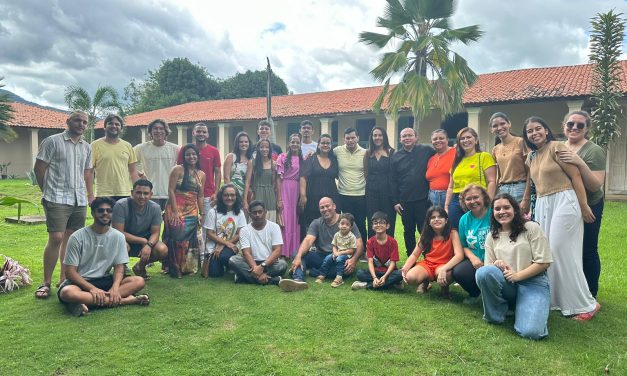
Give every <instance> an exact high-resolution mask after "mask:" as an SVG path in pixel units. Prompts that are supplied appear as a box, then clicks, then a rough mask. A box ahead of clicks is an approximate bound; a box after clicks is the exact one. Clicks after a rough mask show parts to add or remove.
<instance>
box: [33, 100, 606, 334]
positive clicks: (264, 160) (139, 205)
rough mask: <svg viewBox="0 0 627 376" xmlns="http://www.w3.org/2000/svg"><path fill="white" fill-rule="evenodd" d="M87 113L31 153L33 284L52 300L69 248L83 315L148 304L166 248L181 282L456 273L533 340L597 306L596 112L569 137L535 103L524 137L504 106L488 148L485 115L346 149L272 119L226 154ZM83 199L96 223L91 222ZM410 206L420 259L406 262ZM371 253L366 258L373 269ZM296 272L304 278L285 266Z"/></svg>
mask: <svg viewBox="0 0 627 376" xmlns="http://www.w3.org/2000/svg"><path fill="white" fill-rule="evenodd" d="M86 122H87V115H86V114H84V113H81V112H74V113H72V114H71V115H70V117H69V118H68V121H67V125H68V129H67V130H66V131H65V132H63V133H61V134H58V135H54V136H50V137H48V138H47V139H45V140H44V141H43V143H42V145H41V147H40V152H39V155H38V157H37V161H36V164H35V173H36V176H37V180H38V183H39V185H40V187H41V189H42V192H43V194H44V195H43V204H44V209H45V211H46V219H47V226H48V233H49V237H48V244H47V245H46V248H45V250H44V283H43V284H42V285H41V286H40V287H39V288H38V290H37V292H36V296H37V297H39V298H45V297H47V296H49V295H50V284H51V279H52V274H53V270H54V267H55V264H56V262H57V260H58V258H59V255H60V257H61V259H62V260H63V263H62V268H61V280H60V285H59V289H58V295H59V299H60V300H61V301H62V302H64V303H67V304H68V307H69V308H70V309H71V310H72V311H73V312H74V313H77V314H79V315H80V314H83V313H85V312H87V310H88V306H89V305H96V306H98V305H117V304H143V305H145V304H148V302H149V297H148V296H146V295H135V294H137V293H138V291H139V290H141V288H142V287H143V285H144V281H145V280H147V279H148V278H149V275H148V274H147V269H146V267H147V266H148V265H150V264H151V263H153V262H156V261H161V262H162V267H163V271H164V272H166V273H169V274H170V275H171V276H173V277H178V278H181V277H182V276H183V275H184V274H187V273H192V272H196V271H197V270H198V269H200V270H201V274H202V275H203V276H205V277H222V276H224V275H225V273H226V272H227V271H230V272H232V273H234V279H235V281H236V282H241V283H258V284H276V285H278V286H279V287H281V289H283V290H284V291H296V290H302V289H305V288H307V282H305V275H306V274H307V273H308V274H309V276H311V277H315V281H316V283H324V281H325V280H326V279H330V280H332V283H331V286H333V287H338V286H341V285H342V284H343V283H344V280H345V279H346V278H348V277H350V276H352V275H353V274H354V273H355V272H356V281H355V282H354V283H353V284H352V288H353V289H362V288H368V289H387V288H402V284H403V283H406V284H414V285H416V286H417V290H416V291H417V292H418V293H425V292H427V291H428V290H429V289H430V288H431V285H432V284H431V282H437V284H439V285H440V286H441V293H442V294H443V295H444V296H448V294H449V293H448V286H449V285H450V284H451V283H453V282H457V283H458V284H459V285H460V286H461V287H462V288H463V289H464V290H466V291H467V292H468V297H467V298H466V299H465V302H467V303H473V302H480V301H482V302H483V306H484V318H485V319H486V320H487V321H489V322H491V323H501V322H503V321H504V320H505V316H506V315H507V314H508V312H510V310H511V309H513V310H515V313H514V314H515V317H516V322H515V329H516V331H517V333H518V334H520V335H522V336H524V337H529V338H534V339H539V338H543V337H545V336H546V335H547V334H548V329H547V320H548V313H549V310H551V309H555V310H560V311H561V312H562V314H563V315H566V316H572V317H573V318H574V319H576V320H583V321H585V320H589V319H591V318H592V317H593V316H594V315H595V314H596V312H597V311H598V310H599V309H600V305H599V304H598V302H597V301H596V298H595V297H596V294H597V292H598V279H599V275H600V261H599V256H598V235H599V229H600V222H601V217H602V212H603V190H602V184H603V181H604V178H605V172H604V168H605V153H604V151H603V150H602V149H601V148H600V147H598V146H597V145H595V144H594V143H592V142H591V141H589V140H588V139H587V135H588V132H589V131H590V129H591V127H592V124H591V121H590V117H589V115H588V114H587V113H586V112H583V111H575V112H572V113H570V114H568V116H567V117H566V118H565V120H564V123H563V131H564V135H565V136H566V141H565V142H557V141H555V139H554V136H553V134H552V132H551V130H550V128H549V126H548V125H547V123H546V122H545V121H544V120H543V119H541V118H539V117H535V116H534V117H530V118H529V119H527V120H526V121H525V123H524V126H523V128H522V131H523V132H522V137H518V136H515V135H513V134H512V132H511V127H512V124H511V122H510V120H509V118H508V117H507V115H505V114H503V113H496V114H494V115H493V116H492V117H491V119H490V128H491V130H492V133H493V134H494V135H495V136H496V137H497V145H496V146H495V147H494V149H493V151H492V153H487V152H484V151H482V150H481V148H480V145H479V139H478V134H477V132H476V131H475V130H474V129H472V128H462V129H461V130H460V131H459V132H458V133H457V137H456V144H455V145H454V146H449V141H448V140H449V137H448V135H447V133H446V131H445V130H443V129H438V130H435V131H434V132H433V133H432V135H431V144H432V147H429V146H426V145H420V144H418V142H417V141H418V139H417V134H416V132H415V130H414V129H412V128H406V129H403V130H401V132H400V148H399V150H394V148H392V147H391V145H390V143H389V140H388V136H387V133H386V131H385V129H384V128H381V127H374V128H373V129H372V131H371V132H370V136H369V140H368V141H369V143H368V148H367V149H364V148H362V147H361V146H360V145H359V136H358V133H357V131H356V130H355V129H353V128H348V129H346V130H345V131H344V143H343V144H342V145H339V146H336V147H332V143H333V139H332V137H331V136H330V135H328V134H322V135H321V136H320V137H319V138H318V142H315V141H313V140H312V135H313V124H312V123H311V122H310V121H308V120H305V121H303V122H302V123H301V125H300V131H299V133H295V134H291V135H289V142H288V147H287V151H286V152H285V153H283V151H282V150H281V147H280V146H278V145H276V144H274V143H272V142H271V127H270V124H269V123H268V122H267V121H261V122H260V123H259V125H258V132H257V135H258V141H257V142H256V143H254V144H253V141H252V139H251V137H250V136H249V135H248V134H247V133H245V132H240V133H238V134H237V135H236V137H235V139H234V143H233V148H232V150H233V151H232V152H231V153H229V154H228V155H227V156H226V157H225V160H224V163H223V164H222V163H221V157H220V153H219V151H218V150H217V149H216V148H215V147H213V146H211V145H210V144H209V143H208V138H209V129H208V127H207V125H206V124H204V123H198V124H196V125H195V126H194V128H193V132H192V135H193V137H194V141H195V142H194V143H193V144H187V145H184V146H183V147H181V148H180V150H179V148H178V146H177V145H174V144H172V143H170V142H167V141H166V138H167V136H168V135H169V134H170V129H169V127H168V124H167V122H166V121H164V120H160V119H158V120H154V121H153V122H151V123H150V124H149V126H148V132H149V134H150V137H151V141H148V142H146V143H142V144H140V145H137V146H135V147H134V148H133V147H131V146H130V144H129V143H128V142H126V141H124V140H122V139H121V138H120V135H121V133H122V129H123V126H124V122H123V119H122V118H121V117H119V116H117V115H109V116H107V118H106V119H105V121H104V124H105V137H103V138H101V139H99V140H96V141H94V142H93V143H92V145H89V144H88V143H87V142H86V141H85V140H83V139H82V137H81V135H82V133H83V131H84V129H85V126H86ZM94 172H95V173H94ZM94 175H95V184H94ZM222 180H223V181H224V184H221V183H222ZM131 185H132V189H131V191H130V197H129V194H128V190H129V187H130V186H131ZM94 186H95V193H94V189H93V187H94ZM96 197H97V198H96ZM87 204H90V205H91V211H92V216H94V224H93V225H92V226H90V227H88V228H83V226H84V223H85V211H86V210H85V209H86V206H87ZM397 214H398V215H400V217H401V220H402V223H403V227H404V234H403V237H404V244H405V248H406V252H407V256H408V259H407V261H406V262H405V264H404V265H403V266H402V268H400V269H399V266H398V265H397V264H398V262H399V247H398V242H397V241H396V240H395V239H394V227H395V222H396V216H397ZM529 217H531V219H533V221H530V220H528V218H529ZM162 221H164V226H163V227H164V230H163V234H162V241H159V237H160V229H161V225H162ZM534 221H535V222H534ZM584 222H585V223H584ZM110 225H111V226H112V227H113V229H110V227H109V226H110ZM76 230H80V232H76V233H74V231H76ZM416 230H418V231H419V232H420V238H419V239H418V241H416V235H415V234H416ZM73 233H74V234H73ZM109 233H111V234H116V235H110V236H109V235H106V234H109ZM103 235H106V236H103ZM120 235H121V236H122V237H123V238H124V242H123V243H122V242H121V237H120ZM112 247H113V248H115V247H123V250H124V252H120V250H119V249H117V248H116V250H115V251H113V250H112V249H110V248H112ZM66 248H67V252H65V249H66ZM88 248H89V249H90V252H87V253H85V252H82V251H81V249H88ZM364 251H365V257H366V258H367V260H368V267H367V269H359V268H357V262H358V260H359V259H360V258H361V257H362V255H363V254H364ZM123 256H124V257H123ZM128 256H132V257H139V261H138V262H137V263H136V264H135V265H134V266H133V268H132V271H133V273H134V274H135V275H136V276H134V277H131V276H128V277H125V275H126V274H125V272H124V271H125V269H124V264H126V263H127V262H128ZM290 262H291V264H290ZM120 265H122V266H120ZM549 266H550V267H549ZM112 268H113V269H114V272H113V276H112V277H110V276H111V274H110V273H109V270H111V269H112ZM288 269H289V272H290V274H291V277H292V278H290V279H287V278H283V276H284V275H285V273H286V272H287V271H288ZM358 269H359V270H358ZM140 277H141V278H140ZM103 278H104V280H101V279H103ZM92 281H94V283H92ZM90 299H91V300H90Z"/></svg>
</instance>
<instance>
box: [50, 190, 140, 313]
mask: <svg viewBox="0 0 627 376" xmlns="http://www.w3.org/2000/svg"><path fill="white" fill-rule="evenodd" d="M114 203H115V202H114V201H113V199H111V198H110V197H98V198H96V199H95V200H94V201H93V202H92V203H91V205H90V206H91V214H92V216H93V217H94V224H92V225H91V226H89V227H83V228H82V229H80V230H78V231H76V232H75V233H74V234H72V236H71V237H70V239H69V241H68V246H67V253H66V254H65V258H64V259H63V265H64V266H65V268H66V269H67V279H66V280H65V281H63V283H61V285H60V286H59V290H58V291H57V296H58V298H59V301H60V302H61V303H63V304H65V305H66V307H67V309H68V311H70V313H72V314H73V315H75V316H83V315H85V314H86V313H87V312H88V311H89V308H88V307H89V306H92V307H116V306H120V305H130V304H138V305H148V304H149V303H150V298H149V297H148V295H138V296H135V295H134V294H135V293H136V292H138V291H139V290H141V289H142V288H144V279H143V278H141V277H137V276H133V277H124V265H125V264H126V263H128V254H127V253H126V242H125V241H124V235H122V233H121V232H119V231H118V230H116V229H112V228H110V227H109V225H110V224H111V213H112V212H113V205H114ZM111 268H113V275H111V274H110V271H111Z"/></svg>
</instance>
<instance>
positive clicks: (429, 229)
mask: <svg viewBox="0 0 627 376" xmlns="http://www.w3.org/2000/svg"><path fill="white" fill-rule="evenodd" d="M426 219H427V220H426V222H425V225H424V227H423V229H422V231H421V232H420V234H421V235H420V241H419V242H418V244H417V245H416V248H414V251H413V252H412V254H411V255H410V256H409V258H407V261H406V262H405V265H403V268H402V269H401V274H402V276H403V280H404V281H405V283H407V284H414V285H418V289H417V290H416V292H417V293H419V294H421V293H424V292H425V291H426V290H427V286H428V285H429V281H435V280H436V279H437V281H438V284H439V285H440V286H441V292H442V296H443V297H445V298H448V297H449V290H448V285H450V284H451V283H452V282H453V272H452V270H453V267H454V266H455V265H457V264H458V263H460V262H461V261H462V260H463V259H464V251H463V249H462V244H461V242H460V240H459V235H458V234H457V231H456V230H453V229H452V228H451V223H450V222H449V221H448V214H447V213H446V211H445V210H444V209H442V208H441V207H439V206H432V207H430V208H429V210H428V211H427V216H426ZM421 254H423V255H424V259H423V260H422V261H420V262H418V263H417V261H418V258H420V255H421Z"/></svg>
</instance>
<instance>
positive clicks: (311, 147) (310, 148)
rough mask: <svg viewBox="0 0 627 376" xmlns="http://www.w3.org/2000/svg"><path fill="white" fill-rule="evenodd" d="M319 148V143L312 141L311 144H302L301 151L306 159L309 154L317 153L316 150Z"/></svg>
mask: <svg viewBox="0 0 627 376" xmlns="http://www.w3.org/2000/svg"><path fill="white" fill-rule="evenodd" d="M317 147H318V143H317V142H314V141H311V143H310V144H305V143H302V144H300V151H301V152H302V153H303V158H304V157H306V156H307V155H308V154H309V153H311V152H313V153H315V152H316V148H317Z"/></svg>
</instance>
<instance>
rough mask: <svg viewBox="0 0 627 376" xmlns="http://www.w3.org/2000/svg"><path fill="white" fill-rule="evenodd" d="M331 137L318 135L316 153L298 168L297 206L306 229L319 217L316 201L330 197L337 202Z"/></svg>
mask: <svg viewBox="0 0 627 376" xmlns="http://www.w3.org/2000/svg"><path fill="white" fill-rule="evenodd" d="M332 142H333V139H332V138H331V136H330V135H328V134H326V133H325V134H322V135H320V138H319V139H318V147H317V148H316V154H314V155H312V156H311V157H309V158H307V160H305V161H304V162H303V165H302V168H301V169H300V196H299V201H298V206H299V208H300V210H302V211H303V215H302V216H301V217H300V223H301V226H302V227H303V229H304V230H305V232H306V229H307V228H308V227H309V224H311V221H313V220H314V219H316V218H320V209H319V208H318V203H319V202H320V199H321V198H323V197H330V198H331V199H333V202H336V203H337V202H339V201H338V199H339V194H338V191H337V185H336V183H335V179H337V175H338V165H337V159H336V158H335V155H333V149H332V148H331V143H332Z"/></svg>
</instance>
